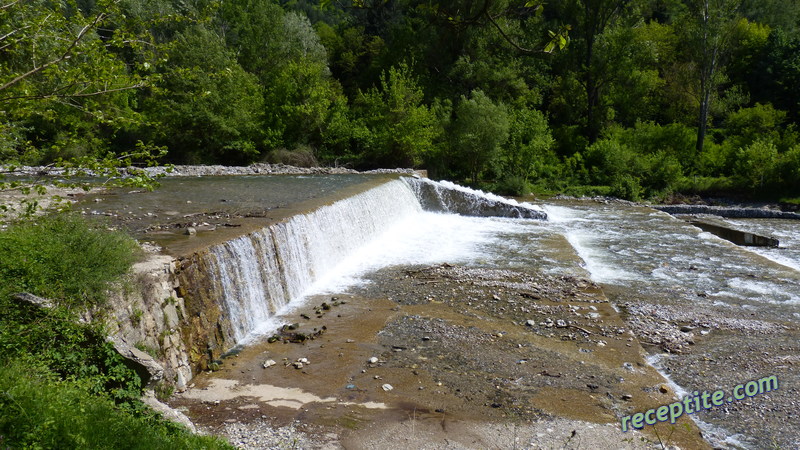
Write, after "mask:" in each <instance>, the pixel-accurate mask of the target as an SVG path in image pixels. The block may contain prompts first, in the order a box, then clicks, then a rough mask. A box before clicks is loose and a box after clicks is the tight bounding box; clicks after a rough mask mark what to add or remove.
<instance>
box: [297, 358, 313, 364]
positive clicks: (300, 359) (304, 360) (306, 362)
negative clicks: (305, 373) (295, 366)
mask: <svg viewBox="0 0 800 450" xmlns="http://www.w3.org/2000/svg"><path fill="white" fill-rule="evenodd" d="M297 362H299V363H301V364H311V363H310V362H308V358H298V359H297Z"/></svg>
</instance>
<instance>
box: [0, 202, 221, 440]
mask: <svg viewBox="0 0 800 450" xmlns="http://www.w3.org/2000/svg"><path fill="white" fill-rule="evenodd" d="M138 257H139V253H138V245H137V244H136V242H135V241H134V240H133V239H132V238H130V237H129V236H127V235H125V234H124V233H121V232H117V231H110V230H108V229H107V228H106V227H105V226H104V225H103V224H102V223H98V222H92V221H87V220H85V219H83V218H82V217H80V216H76V215H63V214H62V215H54V216H48V217H40V218H35V219H29V220H28V221H26V222H17V223H14V224H12V225H11V226H10V227H9V228H8V229H7V230H6V231H0V311H2V314H0V448H104V449H105V448H147V449H160V448H169V449H172V448H200V449H202V448H209V449H214V448H231V447H230V446H228V445H227V444H226V443H225V442H223V441H221V440H217V439H214V438H208V437H198V436H194V435H192V434H191V433H190V432H189V431H188V430H186V429H184V428H182V427H180V426H178V425H174V424H172V423H169V422H167V421H165V420H163V419H161V418H160V416H158V415H156V414H155V413H154V412H152V410H150V409H149V408H148V407H147V406H146V405H144V404H143V403H142V402H141V401H140V397H141V394H142V382H141V379H140V378H139V376H138V375H137V374H136V372H135V371H134V370H133V369H131V368H130V367H128V366H127V365H126V361H125V360H124V359H123V358H122V356H120V355H119V354H118V353H117V352H116V351H115V350H114V348H113V346H112V345H111V344H109V343H107V342H106V341H105V330H104V329H103V326H102V324H100V323H92V324H83V323H79V322H77V321H76V317H77V313H78V312H80V311H84V310H86V309H90V308H97V307H102V306H103V305H104V304H105V302H106V298H107V292H108V290H109V289H110V288H112V287H114V286H116V285H118V282H119V281H120V280H122V278H123V277H124V276H125V275H126V274H127V273H128V271H129V270H130V267H131V264H132V263H133V262H135V261H136V260H137V258H138ZM19 292H28V293H31V294H35V295H38V296H41V297H45V298H48V299H50V300H52V301H53V302H54V303H55V305H56V306H55V307H54V308H51V309H45V308H40V307H38V306H35V305H31V304H28V303H25V302H20V301H17V300H15V299H14V298H13V294H14V293H19ZM164 389H168V388H166V387H164ZM162 394H166V392H162Z"/></svg>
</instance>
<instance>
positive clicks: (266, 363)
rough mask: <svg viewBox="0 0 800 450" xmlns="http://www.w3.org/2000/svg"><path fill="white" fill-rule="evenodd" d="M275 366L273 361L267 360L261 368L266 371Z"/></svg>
mask: <svg viewBox="0 0 800 450" xmlns="http://www.w3.org/2000/svg"><path fill="white" fill-rule="evenodd" d="M275 364H277V363H276V362H275V361H274V360H272V359H268V360H266V361H264V364H262V365H261V367H263V368H265V369H266V368H268V367H272V366H274V365H275Z"/></svg>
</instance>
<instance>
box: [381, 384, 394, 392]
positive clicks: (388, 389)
mask: <svg viewBox="0 0 800 450" xmlns="http://www.w3.org/2000/svg"><path fill="white" fill-rule="evenodd" d="M381 387H382V388H383V390H384V391H387V392H388V391H391V390H392V389H394V386H392V385H391V384H389V383H386V384H384V385H383V386H381Z"/></svg>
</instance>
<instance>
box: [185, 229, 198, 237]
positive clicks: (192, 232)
mask: <svg viewBox="0 0 800 450" xmlns="http://www.w3.org/2000/svg"><path fill="white" fill-rule="evenodd" d="M183 234H185V235H187V236H194V235H195V234H197V228H195V227H186V231H184V232H183Z"/></svg>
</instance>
